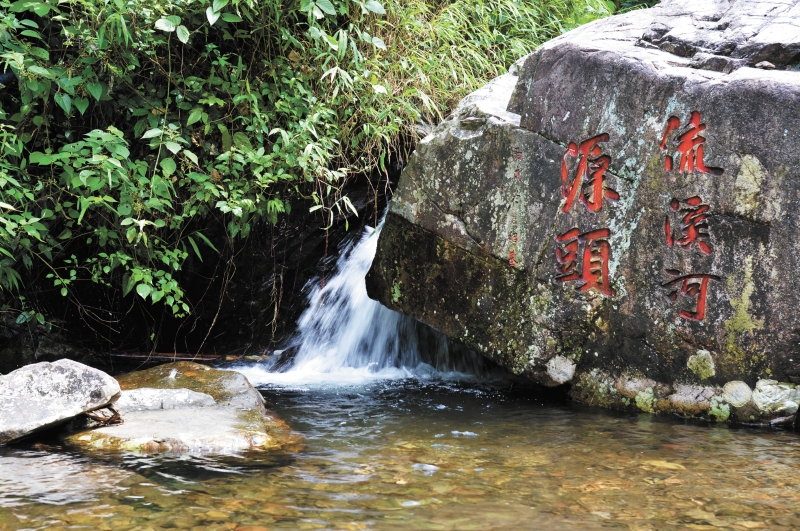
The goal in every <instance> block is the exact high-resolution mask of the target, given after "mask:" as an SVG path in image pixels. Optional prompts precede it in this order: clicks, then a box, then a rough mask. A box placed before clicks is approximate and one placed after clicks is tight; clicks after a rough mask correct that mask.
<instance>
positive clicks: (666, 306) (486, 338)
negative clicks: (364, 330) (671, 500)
mask: <svg viewBox="0 0 800 531" xmlns="http://www.w3.org/2000/svg"><path fill="white" fill-rule="evenodd" d="M799 10H800V6H798V4H797V3H796V2H792V1H789V0H779V1H776V2H772V1H770V2H767V1H757V0H736V1H722V0H710V1H708V2H703V3H702V5H699V4H697V3H696V2H692V1H690V0H664V1H662V2H661V3H660V4H659V5H657V6H656V7H654V8H651V9H647V10H636V11H633V12H630V13H627V14H623V15H619V16H615V17H611V18H608V19H604V20H600V21H597V22H594V23H591V24H588V25H586V26H584V27H581V28H578V29H577V30H574V31H572V32H569V33H567V34H565V35H563V36H561V37H559V38H557V39H554V40H552V41H550V42H549V43H546V44H545V45H543V46H542V47H540V48H539V49H538V50H537V51H536V52H535V53H533V54H531V55H529V56H527V57H525V58H523V59H522V60H520V61H519V62H518V64H517V65H515V66H514V67H513V68H512V69H511V71H510V72H509V73H508V74H506V75H504V76H501V77H499V78H497V79H495V80H494V81H492V83H490V84H489V85H488V86H487V87H484V88H483V89H481V90H479V91H476V92H475V93H473V94H471V95H470V96H468V97H467V98H465V99H464V100H463V101H462V103H461V104H460V105H459V106H458V108H457V109H456V111H455V112H454V113H453V115H452V116H450V117H449V118H448V119H447V120H445V121H444V122H443V123H442V124H441V125H439V126H438V127H437V128H436V129H435V130H434V131H433V132H432V133H431V134H430V135H428V136H427V137H426V138H424V139H423V140H422V141H421V142H420V143H419V144H418V146H417V149H416V151H415V153H414V154H413V155H412V157H411V158H410V160H409V164H408V166H407V167H406V169H405V170H404V172H403V174H402V176H401V179H400V183H399V185H398V189H397V191H396V193H395V195H394V197H393V199H392V202H391V204H390V208H389V212H388V214H387V218H386V222H385V225H384V228H383V231H382V233H381V235H380V239H379V243H378V251H377V254H376V257H375V260H374V262H373V265H372V268H371V271H370V273H369V275H368V278H367V288H368V293H369V294H370V296H371V297H373V298H375V299H377V300H379V301H380V302H382V303H383V304H384V305H386V306H388V307H390V308H393V309H395V310H398V311H401V312H403V313H406V314H408V315H411V316H413V317H415V318H416V319H419V320H420V321H423V322H425V323H427V324H429V325H431V326H433V327H434V328H436V329H438V330H439V331H441V332H444V333H445V334H446V335H448V336H449V337H451V338H453V339H455V340H457V341H459V342H461V343H463V344H464V345H466V346H467V347H469V348H471V349H473V350H475V351H477V352H480V353H482V354H483V355H485V356H487V357H488V358H490V359H492V360H493V361H495V362H497V363H499V364H500V365H502V366H505V367H506V368H508V369H509V370H511V371H513V372H514V373H516V374H518V375H522V376H525V377H526V378H529V379H530V380H532V381H534V382H537V383H539V384H542V385H545V386H553V385H568V386H570V389H571V391H570V393H571V396H573V398H575V399H576V400H579V401H583V402H586V403H591V404H596V405H602V406H605V407H622V408H627V409H631V410H652V411H653V412H654V413H664V414H679V415H684V416H698V417H703V418H709V419H711V420H720V419H722V418H723V417H724V418H725V420H737V419H739V418H740V417H741V415H739V414H738V412H737V410H736V408H737V407H741V408H745V407H746V404H747V403H749V402H745V403H744V404H743V405H741V406H736V405H734V403H733V402H729V401H727V400H726V399H725V395H724V393H723V391H722V389H723V387H724V386H725V385H726V384H727V383H729V382H743V383H744V384H745V385H747V386H749V387H751V388H752V387H754V386H755V385H756V383H757V382H758V381H759V380H775V381H778V382H795V383H797V382H800V338H798V330H800V312H798V311H797V308H799V307H800V290H798V289H797V288H796V286H795V280H796V279H797V275H798V273H797V272H798V270H800V237H798V231H800V229H799V228H798V227H800V211H798V209H797V208H796V204H797V202H798V201H800V184H799V183H800V173H799V172H800V150H798V149H796V148H797V143H798V138H799V137H800V22H798V20H800V17H799V16H798V15H799V14H800V11H799ZM765 62H768V63H770V64H771V65H772V67H770V68H769V69H765V65H764V63H765ZM773 67H774V68H773ZM563 359H567V360H570V362H571V364H574V370H572V369H570V370H567V371H565V370H561V368H562V367H566V366H567V365H565V364H564V361H563ZM631 374H637V375H640V377H641V378H643V379H645V380H651V381H653V382H655V384H654V385H649V386H644V387H641V388H640V389H638V390H637V391H636V394H634V395H633V396H632V397H631V396H627V395H630V394H631V393H627V394H626V393H623V392H622V390H624V389H627V386H628V385H629V383H630V382H629V380H630V375H631ZM621 378H627V380H626V381H625V383H623V384H620V385H617V382H618V380H620V379H621ZM658 386H662V390H663V389H670V390H671V392H670V393H667V394H664V393H662V392H659V389H658ZM648 389H650V391H648ZM713 397H717V398H716V399H714V400H713V404H712V398H713ZM740 399H741V397H739V398H737V399H736V400H737V402H736V403H739V401H740ZM726 407H727V408H728V413H727V414H726V412H725V408H726ZM756 407H757V408H758V411H759V413H758V415H750V414H749V413H748V414H747V416H748V417H749V416H757V417H758V418H759V419H760V421H764V420H765V418H768V417H769V416H770V415H772V416H774V417H775V418H778V416H779V415H782V414H783V413H786V411H788V409H791V408H788V409H787V408H786V407H780V408H778V409H775V408H774V407H770V408H767V410H762V409H761V408H760V407H758V406H756ZM712 411H713V414H712V413H711V412H712ZM748 411H749V409H748ZM781 411H782V412H783V413H781ZM744 414H745V413H742V415H744ZM764 415H766V417H765V416H764Z"/></svg>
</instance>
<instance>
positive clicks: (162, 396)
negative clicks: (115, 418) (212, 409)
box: [114, 387, 217, 414]
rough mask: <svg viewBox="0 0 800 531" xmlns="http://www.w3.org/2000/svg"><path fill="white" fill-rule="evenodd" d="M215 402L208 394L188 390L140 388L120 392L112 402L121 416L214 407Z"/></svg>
mask: <svg viewBox="0 0 800 531" xmlns="http://www.w3.org/2000/svg"><path fill="white" fill-rule="evenodd" d="M216 404H217V402H216V401H215V400H214V397H212V396H211V395H209V394H206V393H198V392H197V391H191V390H189V389H153V388H150V387H142V388H139V389H130V390H128V391H122V393H121V394H120V397H119V399H118V400H117V401H116V402H114V409H116V410H117V411H119V412H120V413H122V414H125V413H129V412H131V411H152V410H160V409H187V408H198V407H208V406H215V405H216Z"/></svg>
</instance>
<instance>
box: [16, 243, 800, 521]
mask: <svg viewBox="0 0 800 531" xmlns="http://www.w3.org/2000/svg"><path fill="white" fill-rule="evenodd" d="M378 232H379V231H378V230H367V231H366V232H365V233H364V235H363V237H362V238H361V239H360V240H359V241H358V242H351V243H350V244H349V245H348V246H347V247H345V248H344V249H342V251H341V258H340V259H339V262H338V264H337V271H336V274H335V275H334V276H332V277H331V278H330V279H329V281H328V282H326V284H325V286H324V287H323V286H322V285H321V283H320V282H317V283H315V284H314V285H313V286H312V287H311V289H310V291H309V294H308V296H309V301H310V306H309V309H308V310H307V311H306V313H305V314H304V315H303V317H302V318H301V319H300V322H299V323H298V327H297V334H296V336H295V337H294V339H293V340H292V341H290V342H289V344H287V346H286V349H285V350H284V351H282V352H276V353H275V354H273V355H272V356H270V357H268V358H266V359H264V360H263V361H259V362H253V363H248V364H236V365H231V366H227V367H226V368H231V369H236V370H239V371H241V372H243V373H244V374H245V375H246V376H247V377H248V378H249V379H250V381H251V382H252V383H253V384H254V385H256V386H257V387H258V388H259V389H260V390H261V392H262V394H263V395H264V397H265V398H266V400H267V403H268V406H269V407H270V408H271V409H272V410H274V411H275V412H276V413H277V414H278V415H279V416H281V417H282V418H283V419H284V420H286V421H287V422H288V424H289V425H290V426H292V427H293V428H294V429H295V430H296V431H297V432H299V433H300V434H302V436H303V442H302V445H301V446H297V447H294V448H287V449H285V450H283V451H281V452H275V453H252V454H246V455H237V456H217V457H214V456H205V457H198V456H188V455H160V456H143V455H134V454H130V453H122V454H114V453H105V454H104V453H96V454H92V455H91V456H89V455H84V454H80V453H77V452H75V451H73V450H71V449H69V448H67V447H64V446H62V445H61V443H59V441H58V440H57V439H53V440H49V439H39V440H36V441H31V442H26V443H21V444H17V445H13V446H7V447H0V530H6V529H9V530H11V529H14V530H17V529H99V530H115V531H116V530H134V529H135V530H155V529H203V530H216V529H219V530H223V529H225V530H233V529H239V530H242V531H262V530H264V529H336V530H362V529H375V530H383V529H388V530H392V529H398V530H415V529H453V530H471V529H475V530H493V529H498V530H499V529H503V530H510V529H552V530H561V529H564V530H573V529H574V530H592V529H629V530H634V531H640V530H655V529H719V528H729V529H770V530H780V529H787V530H788V529H800V517H799V516H797V507H798V503H799V502H800V439H798V437H797V434H796V433H794V432H789V431H779V430H757V429H746V428H731V427H728V426H709V425H705V424H703V423H696V422H690V421H684V420H680V419H675V418H657V417H652V416H650V415H647V414H640V415H635V414H629V413H616V412H610V411H603V410H597V409H589V408H585V407H582V406H580V405H576V404H573V403H570V402H567V401H565V400H563V398H561V397H560V396H559V395H554V394H549V395H542V394H541V393H540V392H537V391H536V390H535V389H533V388H531V387H530V386H528V385H527V384H525V383H524V382H521V381H520V380H518V379H516V378H514V377H513V376H511V375H508V374H506V373H504V372H503V371H501V370H499V369H497V368H494V367H491V366H490V365H489V364H488V363H487V362H484V361H482V359H480V358H478V357H477V356H475V355H474V354H472V353H469V352H467V351H464V350H463V349H459V348H458V347H456V346H454V345H451V344H450V343H449V342H448V341H447V340H446V338H444V337H443V336H440V335H439V334H437V333H435V332H432V331H430V330H429V329H427V328H425V327H423V326H421V325H419V324H418V323H416V322H415V321H413V320H412V319H410V318H407V317H404V316H401V315H399V314H396V313H394V312H391V311H389V310H386V309H385V308H383V307H381V306H380V305H379V304H377V303H375V302H374V301H371V300H369V299H368V298H367V297H366V291H365V289H364V287H363V276H364V273H365V271H366V268H368V267H369V262H370V261H371V259H372V255H373V253H374V249H375V242H376V240H377V234H378Z"/></svg>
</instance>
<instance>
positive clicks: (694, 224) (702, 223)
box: [664, 196, 713, 254]
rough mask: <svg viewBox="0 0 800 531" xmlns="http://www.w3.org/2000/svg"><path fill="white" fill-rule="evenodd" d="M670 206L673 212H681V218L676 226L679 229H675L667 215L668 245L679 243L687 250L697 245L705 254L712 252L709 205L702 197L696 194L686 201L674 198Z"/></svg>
mask: <svg viewBox="0 0 800 531" xmlns="http://www.w3.org/2000/svg"><path fill="white" fill-rule="evenodd" d="M681 203H684V205H682V204H681ZM669 207H670V210H672V211H673V212H677V213H679V214H680V216H681V220H680V224H678V226H677V227H675V228H676V229H678V230H673V227H672V223H671V220H670V217H669V215H667V216H666V220H665V221H664V232H665V233H666V236H667V245H669V246H670V247H672V246H673V245H677V246H679V247H682V248H683V249H686V250H691V249H692V248H694V247H695V246H696V247H697V248H698V249H700V251H701V252H702V253H703V254H711V252H712V251H713V249H712V247H711V244H710V243H709V234H708V221H707V219H708V208H709V207H708V205H704V204H703V200H702V199H700V197H698V196H694V197H690V198H689V199H687V200H686V201H678V200H677V199H674V198H673V199H672V201H671V202H670V204H669ZM678 231H680V232H678Z"/></svg>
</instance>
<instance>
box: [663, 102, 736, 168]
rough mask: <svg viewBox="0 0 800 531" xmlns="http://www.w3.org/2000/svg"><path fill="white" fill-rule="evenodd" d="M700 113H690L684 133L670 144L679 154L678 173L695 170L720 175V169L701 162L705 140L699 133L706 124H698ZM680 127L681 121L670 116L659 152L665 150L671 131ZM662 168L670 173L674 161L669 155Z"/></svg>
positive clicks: (703, 129)
mask: <svg viewBox="0 0 800 531" xmlns="http://www.w3.org/2000/svg"><path fill="white" fill-rule="evenodd" d="M700 120H701V118H700V113H699V112H697V111H692V113H691V115H690V117H689V125H688V127H687V129H686V131H685V132H683V133H682V134H679V135H678V136H677V137H676V138H675V140H673V141H672V144H673V145H674V146H675V149H676V151H677V152H678V153H680V156H681V158H680V163H679V164H678V171H679V172H689V173H692V172H693V171H694V170H695V169H697V171H699V172H702V173H711V174H714V175H722V172H723V170H722V169H721V168H708V167H706V165H705V162H704V161H703V151H704V146H703V144H705V141H706V138H705V137H704V136H701V135H700V133H702V132H703V131H705V129H706V124H701V123H700ZM680 126H681V121H680V120H679V119H678V117H677V116H670V117H669V119H668V120H667V130H666V131H664V138H662V139H661V150H662V151H666V150H667V141H668V140H669V135H670V133H671V132H672V131H675V130H678V129H679V128H680ZM664 166H665V167H666V169H667V171H672V168H673V167H674V161H673V160H672V156H671V155H667V158H666V160H665V161H664Z"/></svg>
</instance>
